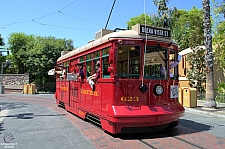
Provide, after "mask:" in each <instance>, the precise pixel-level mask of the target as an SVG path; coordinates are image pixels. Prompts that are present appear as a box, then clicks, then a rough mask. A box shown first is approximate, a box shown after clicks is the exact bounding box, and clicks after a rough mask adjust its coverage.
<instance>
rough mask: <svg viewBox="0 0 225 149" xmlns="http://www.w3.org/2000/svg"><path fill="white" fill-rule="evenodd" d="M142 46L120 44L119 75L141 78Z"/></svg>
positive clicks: (121, 77) (119, 76) (121, 76)
mask: <svg viewBox="0 0 225 149" xmlns="http://www.w3.org/2000/svg"><path fill="white" fill-rule="evenodd" d="M140 50H141V47H140V46H134V45H120V46H118V54H117V55H118V63H117V76H118V78H120V79H128V78H129V79H139V78H140Z"/></svg>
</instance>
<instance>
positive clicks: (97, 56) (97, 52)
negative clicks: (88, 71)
mask: <svg viewBox="0 0 225 149" xmlns="http://www.w3.org/2000/svg"><path fill="white" fill-rule="evenodd" d="M93 60H94V63H93V65H94V67H93V69H94V70H93V72H92V74H95V73H96V71H97V67H96V63H97V61H100V51H96V52H94V58H93Z"/></svg>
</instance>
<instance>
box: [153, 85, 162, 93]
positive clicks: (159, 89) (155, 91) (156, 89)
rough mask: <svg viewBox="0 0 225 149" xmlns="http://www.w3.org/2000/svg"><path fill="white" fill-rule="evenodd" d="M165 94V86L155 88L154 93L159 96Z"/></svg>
mask: <svg viewBox="0 0 225 149" xmlns="http://www.w3.org/2000/svg"><path fill="white" fill-rule="evenodd" d="M163 92H164V89H163V86H162V85H159V84H157V85H155V87H154V93H155V94H156V95H157V96H158V95H162V94H163Z"/></svg>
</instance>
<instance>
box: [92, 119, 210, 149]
mask: <svg viewBox="0 0 225 149" xmlns="http://www.w3.org/2000/svg"><path fill="white" fill-rule="evenodd" d="M88 122H89V124H91V125H93V126H94V127H97V128H98V129H100V130H102V131H103V132H104V133H107V132H106V131H105V130H104V129H102V128H101V126H100V125H99V124H98V125H97V124H96V123H93V122H92V121H88ZM158 134H162V135H166V136H167V138H168V137H171V138H173V139H176V140H177V141H181V142H183V143H186V144H188V145H190V146H192V147H196V148H199V149H207V148H205V147H203V146H200V145H198V144H195V143H193V142H190V141H188V140H185V139H182V138H180V137H178V136H174V135H172V134H170V133H168V132H159V133H158ZM109 135H111V134H109ZM111 136H113V137H115V136H116V137H119V138H120V137H121V136H120V135H111ZM147 136H149V135H148V134H138V135H135V134H134V135H132V138H133V139H135V140H137V141H139V142H140V143H141V144H144V145H145V146H147V147H149V148H151V149H158V148H157V146H156V145H154V144H153V143H149V142H148V141H150V140H151V138H152V139H153V138H154V137H151V138H149V139H143V138H145V137H146V138H148V137H147ZM124 137H126V135H122V138H124ZM128 138H130V136H129V137H128Z"/></svg>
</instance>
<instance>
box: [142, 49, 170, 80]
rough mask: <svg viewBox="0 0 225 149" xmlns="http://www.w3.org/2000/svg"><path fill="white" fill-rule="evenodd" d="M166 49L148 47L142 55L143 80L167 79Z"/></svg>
mask: <svg viewBox="0 0 225 149" xmlns="http://www.w3.org/2000/svg"><path fill="white" fill-rule="evenodd" d="M167 53H168V50H167V49H162V48H161V47H158V46H156V47H152V46H148V47H147V48H146V52H145V54H144V58H145V68H144V69H145V70H144V78H145V79H167V78H168V73H167V72H168V71H167V70H168V69H167V66H168V61H167Z"/></svg>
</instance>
